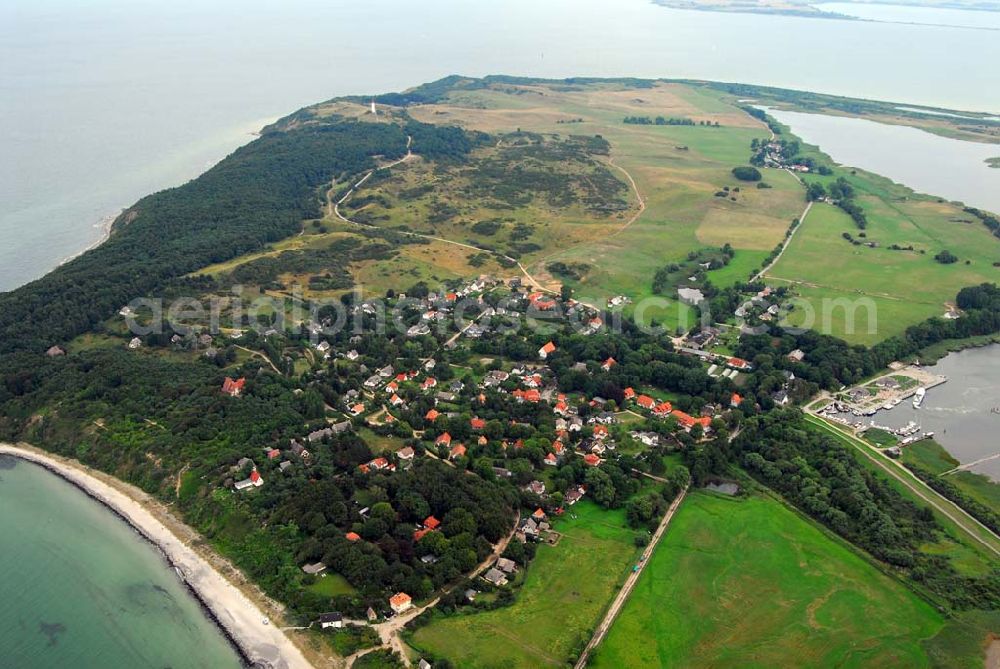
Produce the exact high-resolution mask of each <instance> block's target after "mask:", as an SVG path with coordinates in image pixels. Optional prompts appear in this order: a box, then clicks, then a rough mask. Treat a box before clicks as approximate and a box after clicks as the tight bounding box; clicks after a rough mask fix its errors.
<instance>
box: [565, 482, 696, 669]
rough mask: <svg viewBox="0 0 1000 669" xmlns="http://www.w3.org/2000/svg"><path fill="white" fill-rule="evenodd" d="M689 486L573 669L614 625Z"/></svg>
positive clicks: (672, 506) (665, 517)
mask: <svg viewBox="0 0 1000 669" xmlns="http://www.w3.org/2000/svg"><path fill="white" fill-rule="evenodd" d="M690 486H691V483H690V481H689V482H688V483H686V484H685V485H684V488H683V489H682V490H681V491H680V493H678V495H677V498H676V499H675V500H674V501H673V502H671V504H670V508H668V509H667V512H666V513H665V514H663V520H661V521H660V525H659V526H658V527H657V528H656V531H655V532H653V537H652V539H651V540H650V542H649V544H648V545H647V546H646V548H645V549H644V550H643V551H642V556H641V557H640V558H639V562H638V563H637V566H636V567H635V568H634V569H633V571H632V573H630V574H629V575H628V578H626V579H625V583H624V584H623V585H622V587H621V590H619V591H618V594H617V595H616V596H615V598H614V600H613V601H612V602H611V606H610V607H609V608H608V612H607V613H606V614H605V615H604V618H603V619H602V620H601V622H600V624H599V625H598V626H597V629H596V630H594V636H592V637H591V639H590V642H589V643H588V644H587V647H586V648H584V649H583V652H582V653H581V654H580V659H578V660H577V661H576V664H575V665H574V669H583V668H584V667H586V666H587V660H588V659H590V654H591V653H592V652H594V649H595V648H597V646H598V645H599V644H600V643H601V641H603V640H604V637H605V636H607V633H608V630H610V629H611V625H612V623H614V621H615V618H617V617H618V614H619V613H620V612H621V610H622V608H623V607H624V606H625V602H627V601H628V598H629V596H630V595H631V594H632V590H633V589H634V588H635V584H636V583H637V582H638V581H639V577H640V576H641V575H642V572H643V571H644V570H645V569H646V565H648V564H649V558H650V557H651V556H652V555H653V550H655V549H656V546H657V544H659V543H660V539H662V538H663V535H664V534H666V531H667V526H668V525H669V524H670V521H671V519H673V517H674V514H675V513H676V512H677V509H678V508H680V505H681V502H683V501H684V497H685V496H686V495H687V491H688V488H689V487H690Z"/></svg>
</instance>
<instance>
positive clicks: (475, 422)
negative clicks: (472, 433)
mask: <svg viewBox="0 0 1000 669" xmlns="http://www.w3.org/2000/svg"><path fill="white" fill-rule="evenodd" d="M469 425H470V426H471V427H472V429H473V430H482V429H483V428H485V427H486V421H485V420H483V419H482V418H472V419H470V420H469Z"/></svg>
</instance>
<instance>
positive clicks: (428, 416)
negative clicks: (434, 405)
mask: <svg viewBox="0 0 1000 669" xmlns="http://www.w3.org/2000/svg"><path fill="white" fill-rule="evenodd" d="M440 415H441V413H440V412H439V411H438V410H437V409H431V410H430V411H428V412H427V413H425V414H424V420H429V421H430V422H432V423H433V422H434V421H436V420H437V419H438V416H440Z"/></svg>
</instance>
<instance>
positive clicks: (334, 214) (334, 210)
mask: <svg viewBox="0 0 1000 669" xmlns="http://www.w3.org/2000/svg"><path fill="white" fill-rule="evenodd" d="M412 144H413V138H412V137H410V136H407V138H406V155H405V156H403V157H402V158H400V159H398V160H395V161H393V162H391V163H389V164H387V165H382V166H380V167H376V168H374V169H371V170H369V171H368V172H366V173H365V174H364V175H363V176H362V177H361V178H360V179H358V180H357V181H356V182H355V183H354V185H353V186H351V188H350V189H348V191H347V192H346V193H344V195H343V196H342V197H341V198H340V199H339V200H337V201H336V202H334V201H333V190H334V188H336V184H335V183H334V184H331V185H330V189H329V190H328V191H327V193H326V216H327V218H338V219H340V220H341V221H343V222H344V223H349V224H351V225H355V226H358V227H363V228H373V229H380V228H379V226H377V225H374V224H371V223H361V222H359V221H355V220H352V219H350V218H348V217H347V216H344V215H343V214H342V213H340V205H342V204H344V203H345V202H347V201H348V200H349V199H351V197H353V196H354V194H355V192H357V190H358V189H359V188H361V187H362V186H363V185H364V184H365V182H367V181H368V179H369V178H371V176H372V174H374V173H375V172H376V171H377V170H380V169H383V170H384V169H389V168H391V167H395V166H396V165H401V164H403V163H405V162H407V161H408V160H410V159H412V158H413V157H414V155H415V154H414V153H413V151H412ZM499 145H500V143H499V142H497V146H499ZM608 164H609V165H611V166H612V167H614V168H615V169H617V170H620V171H621V172H622V174H624V175H625V178H626V179H628V182H629V184H630V185H631V187H632V191H633V192H634V193H635V197H636V200H637V202H638V203H639V208H638V210H636V212H635V213H634V214H632V216H631V217H630V218H629V219H628V220H627V221H626V222H625V223H624V224H623V225H622V226H621V227H620V228H618V229H617V230H615V231H614V232H612V233H611V234H610V235H609V236H608V239H610V238H611V237H615V236H616V235H619V234H621V233H622V232H624V231H625V230H627V229H628V228H629V227H631V225H632V224H633V223H635V222H636V221H637V220H638V219H639V217H640V216H641V215H642V214H643V212H644V211H646V200H645V198H643V197H642V194H641V193H640V192H639V186H638V185H637V184H636V182H635V179H634V178H632V175H631V174H630V173H629V171H628V170H626V169H625V168H624V167H622V166H621V165H618V164H616V163H615V160H614V158H610V159H609V160H608ZM393 232H395V233H396V234H400V235H407V236H409V237H415V238H417V239H426V240H428V241H433V242H441V243H442V244H451V245H452V246H459V247H462V248H466V249H469V250H471V251H476V252H478V253H492V254H494V255H496V256H499V257H500V258H503V259H504V260H506V261H507V262H509V263H511V264H513V265H516V266H517V268H518V269H519V270H520V271H521V273H522V274H523V275H524V278H525V279H526V280H527V281H528V283H530V284H531V286H532V287H533V288H534V289H535V290H538V291H541V292H544V293H549V294H552V295H558V291H555V290H553V289H551V288H547V287H545V286H544V285H542V283H541V282H540V281H539V280H538V279H537V278H536V277H535V276H533V275H532V274H531V272H529V271H528V269H527V268H526V267H525V266H524V265H523V264H522V263H521V262H520V261H519V260H518V259H517V258H514V257H511V256H509V255H506V254H503V253H497V252H495V251H490V250H489V249H484V248H480V247H478V246H474V245H472V244H466V243H464V242H456V241H455V240H453V239H446V238H444V237H435V236H434V235H425V234H423V233H419V232H411V231H408V230H393ZM585 243H587V244H592V243H593V242H585ZM560 253H561V252H560ZM556 255H558V254H556ZM551 257H555V256H551ZM539 262H543V261H539ZM580 304H582V305H584V306H585V307H589V308H591V309H594V310H597V311H600V307H597V306H595V305H592V304H588V303H586V302H580Z"/></svg>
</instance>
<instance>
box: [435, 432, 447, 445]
mask: <svg viewBox="0 0 1000 669" xmlns="http://www.w3.org/2000/svg"><path fill="white" fill-rule="evenodd" d="M434 445H435V446H451V435H450V434H448V433H447V432H445V433H444V434H442V435H441V436H439V437H438V438H437V439H435V440H434Z"/></svg>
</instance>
